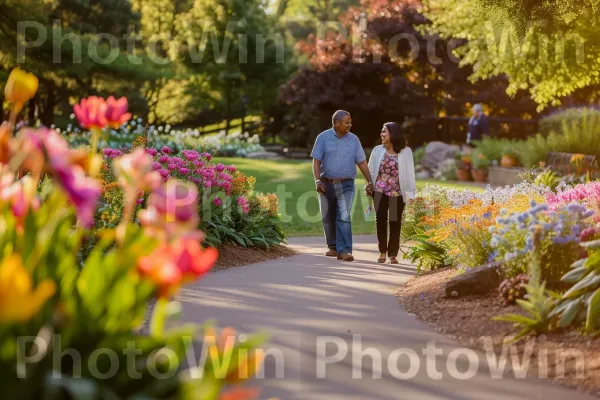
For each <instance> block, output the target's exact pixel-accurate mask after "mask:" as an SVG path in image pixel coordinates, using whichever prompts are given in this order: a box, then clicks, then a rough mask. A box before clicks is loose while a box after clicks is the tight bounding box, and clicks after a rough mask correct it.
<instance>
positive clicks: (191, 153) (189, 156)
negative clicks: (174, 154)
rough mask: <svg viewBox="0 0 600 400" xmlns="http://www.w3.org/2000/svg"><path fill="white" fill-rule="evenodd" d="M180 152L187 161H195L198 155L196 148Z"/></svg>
mask: <svg viewBox="0 0 600 400" xmlns="http://www.w3.org/2000/svg"><path fill="white" fill-rule="evenodd" d="M181 154H183V156H184V157H185V158H186V160H189V161H196V160H197V159H198V157H199V156H200V154H198V152H197V151H196V150H183V151H182V152H181Z"/></svg>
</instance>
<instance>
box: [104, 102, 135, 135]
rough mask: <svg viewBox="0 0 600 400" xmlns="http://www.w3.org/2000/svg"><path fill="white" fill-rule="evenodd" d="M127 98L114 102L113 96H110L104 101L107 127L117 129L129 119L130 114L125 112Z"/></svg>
mask: <svg viewBox="0 0 600 400" xmlns="http://www.w3.org/2000/svg"><path fill="white" fill-rule="evenodd" d="M127 107H128V103H127V98H126V97H121V98H120V99H118V100H115V98H114V97H113V96H110V97H109V98H108V99H106V113H105V115H106V120H107V121H108V126H110V127H111V128H113V129H117V128H119V127H120V126H121V125H123V124H124V123H125V122H127V121H129V120H130V119H131V113H128V112H127Z"/></svg>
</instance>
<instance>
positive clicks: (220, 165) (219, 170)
mask: <svg viewBox="0 0 600 400" xmlns="http://www.w3.org/2000/svg"><path fill="white" fill-rule="evenodd" d="M215 169H216V170H217V171H218V172H221V171H223V170H224V169H225V166H224V165H223V164H217V165H216V166H215Z"/></svg>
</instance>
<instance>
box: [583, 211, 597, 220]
mask: <svg viewBox="0 0 600 400" xmlns="http://www.w3.org/2000/svg"><path fill="white" fill-rule="evenodd" d="M594 214H596V212H595V211H594V210H587V211H586V213H585V214H583V218H584V219H585V218H589V217H591V216H592V215H594Z"/></svg>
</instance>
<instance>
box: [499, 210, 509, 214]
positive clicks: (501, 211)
mask: <svg viewBox="0 0 600 400" xmlns="http://www.w3.org/2000/svg"><path fill="white" fill-rule="evenodd" d="M506 213H508V210H507V209H506V208H503V209H502V210H500V215H506Z"/></svg>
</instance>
